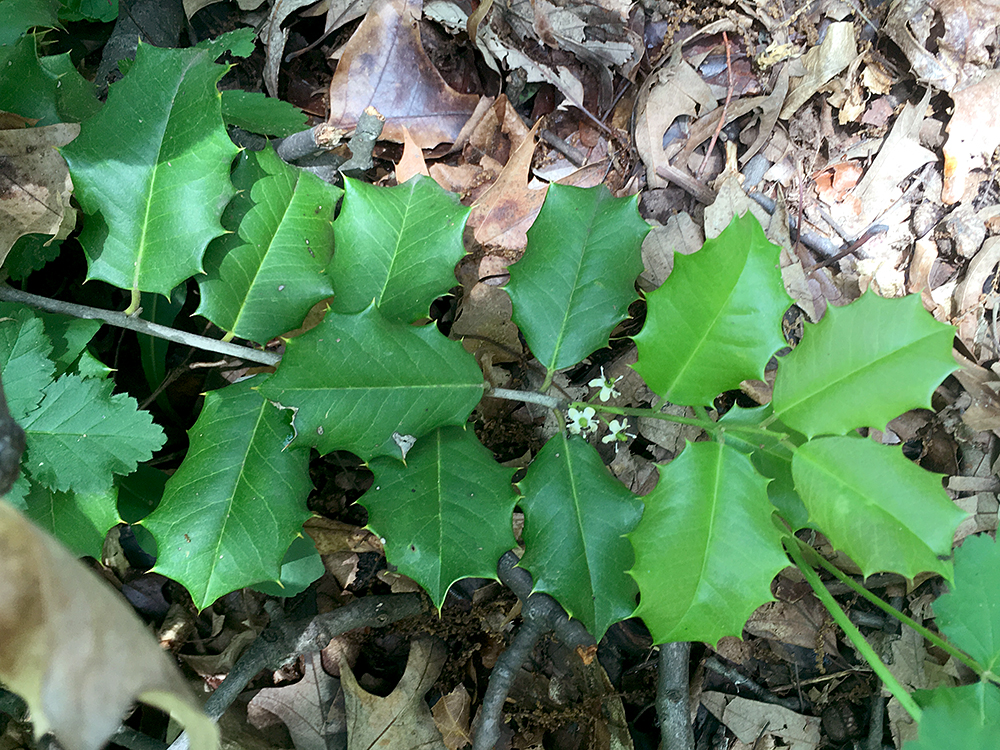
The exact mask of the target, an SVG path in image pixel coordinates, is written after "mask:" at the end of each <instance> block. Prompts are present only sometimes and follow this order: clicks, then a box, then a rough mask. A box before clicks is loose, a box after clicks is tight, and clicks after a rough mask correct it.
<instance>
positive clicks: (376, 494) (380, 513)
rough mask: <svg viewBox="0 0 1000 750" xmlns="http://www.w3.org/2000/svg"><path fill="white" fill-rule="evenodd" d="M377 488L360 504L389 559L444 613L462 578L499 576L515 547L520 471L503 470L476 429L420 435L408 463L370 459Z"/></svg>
mask: <svg viewBox="0 0 1000 750" xmlns="http://www.w3.org/2000/svg"><path fill="white" fill-rule="evenodd" d="M368 465H369V468H371V470H372V471H373V472H374V473H375V481H374V483H373V485H372V488H371V489H370V490H368V492H366V493H365V494H364V495H363V496H362V497H361V499H360V501H359V502H360V503H361V504H362V505H364V506H365V507H366V508H367V509H368V527H369V528H370V529H371V530H372V531H373V532H374V533H376V534H378V535H379V536H380V537H383V538H384V539H385V554H386V559H387V560H388V561H389V562H390V563H391V564H393V565H395V566H396V567H398V568H399V570H400V572H401V573H404V574H405V575H408V576H409V577H410V578H412V579H413V580H415V581H416V582H417V583H419V584H420V585H421V586H423V587H424V589H425V590H426V591H427V593H428V594H429V595H430V597H431V601H432V602H434V605H435V606H436V607H438V608H439V609H440V607H441V606H442V605H443V604H444V599H445V595H446V594H447V593H448V589H449V588H451V585H452V584H453V583H455V581H458V580H459V579H461V578H472V577H475V578H496V575H497V560H499V559H500V556H501V555H502V554H503V553H504V552H506V551H507V550H510V549H513V548H514V547H515V546H516V544H517V542H516V541H515V539H514V532H513V528H512V516H513V513H514V504H515V503H516V502H517V493H515V492H514V488H513V486H512V485H511V483H510V480H511V477H512V476H513V475H514V469H507V468H504V467H503V466H500V465H499V464H498V463H496V461H494V460H493V454H492V453H490V451H489V450H487V449H486V448H485V447H484V446H483V445H482V443H480V442H479V441H478V440H477V439H476V436H475V434H474V433H473V432H472V431H471V430H466V429H463V428H461V427H442V428H440V429H437V430H435V431H434V432H431V433H430V434H428V435H425V436H424V437H422V438H420V440H418V441H417V442H416V444H415V445H414V446H413V448H412V449H411V450H410V451H409V453H407V455H406V463H405V464H403V463H402V462H401V461H398V460H396V459H394V458H375V459H372V461H370V462H369V464H368Z"/></svg>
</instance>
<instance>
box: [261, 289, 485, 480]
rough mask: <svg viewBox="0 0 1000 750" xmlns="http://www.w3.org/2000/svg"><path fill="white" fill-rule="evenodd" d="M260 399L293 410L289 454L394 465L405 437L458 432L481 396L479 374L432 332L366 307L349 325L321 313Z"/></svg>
mask: <svg viewBox="0 0 1000 750" xmlns="http://www.w3.org/2000/svg"><path fill="white" fill-rule="evenodd" d="M260 390H261V393H262V394H263V395H264V396H265V397H267V398H269V399H271V400H272V401H275V402H276V403H279V404H280V405H281V406H282V407H284V408H291V409H294V410H295V418H294V419H293V421H292V425H293V426H294V428H295V431H296V436H295V444H303V445H309V446H315V447H316V448H317V449H318V450H319V452H320V453H321V454H324V455H325V454H327V453H329V452H331V451H335V450H348V451H351V452H352V453H354V454H355V455H357V456H360V457H361V458H362V459H363V460H366V461H367V460H369V459H371V458H374V457H375V456H393V457H395V458H402V457H403V453H402V451H401V450H400V442H402V441H403V439H404V438H405V437H406V436H409V437H413V438H419V437H420V436H421V435H424V434H426V433H428V432H430V431H431V430H434V429H436V428H438V427H443V426H444V425H449V424H453V425H460V424H464V423H465V420H466V418H467V417H468V416H469V413H470V412H471V411H472V409H473V408H474V407H475V405H476V404H477V403H479V399H480V398H481V397H482V395H483V374H482V372H480V370H479V367H478V365H476V361H475V359H473V357H472V356H471V355H470V354H469V353H468V352H466V351H465V349H463V348H462V345H461V343H459V342H458V341H449V340H448V339H447V338H445V337H444V336H442V335H441V333H440V332H439V331H438V330H437V327H436V326H433V325H430V326H423V327H420V328H414V327H413V326H410V325H407V324H404V323H393V322H390V321H387V320H386V319H385V318H384V317H383V316H382V315H381V313H380V312H379V310H377V309H376V308H375V306H374V305H373V304H372V305H369V307H368V309H367V310H365V311H364V312H362V313H358V314H357V315H338V314H337V313H334V312H332V311H331V312H328V313H327V314H326V317H325V318H323V321H322V322H321V323H320V324H319V325H318V326H316V327H315V328H313V329H311V330H310V331H308V332H306V333H304V334H303V335H301V336H296V337H295V338H293V339H291V340H290V341H289V342H288V344H287V346H286V348H285V354H284V356H283V357H282V358H281V364H280V365H279V366H278V371H277V373H275V374H274V376H273V377H271V378H269V379H268V380H267V381H266V382H265V383H264V384H263V385H262V386H261V388H260ZM394 433H395V434H396V435H397V436H399V437H397V438H396V439H395V440H394V439H393V434H394Z"/></svg>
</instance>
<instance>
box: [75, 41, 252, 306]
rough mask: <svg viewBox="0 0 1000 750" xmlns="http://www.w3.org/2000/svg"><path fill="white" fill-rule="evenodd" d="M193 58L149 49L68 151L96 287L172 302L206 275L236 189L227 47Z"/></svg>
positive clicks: (197, 52) (196, 52)
mask: <svg viewBox="0 0 1000 750" xmlns="http://www.w3.org/2000/svg"><path fill="white" fill-rule="evenodd" d="M241 38H242V37H241V36H238V35H237V34H235V33H234V34H231V35H226V36H225V37H222V38H221V41H220V40H215V41H216V42H217V44H213V45H210V46H206V47H195V48H190V49H160V48H158V47H153V46H151V45H148V44H142V43H140V45H139V50H138V52H137V54H136V60H135V64H134V65H133V66H132V68H131V70H129V72H128V74H127V75H126V76H125V77H124V78H123V79H122V80H121V81H119V82H118V83H115V84H113V85H112V86H111V87H110V90H109V93H108V100H107V103H106V104H105V105H104V107H103V108H102V109H101V111H100V112H98V113H97V114H96V115H95V116H94V117H92V118H91V119H89V120H87V121H86V122H84V123H83V125H82V128H81V132H80V135H79V136H78V137H77V138H76V140H74V141H73V142H72V143H70V144H69V145H68V146H66V147H64V148H63V149H62V153H63V156H65V157H66V161H67V162H68V163H69V167H70V174H71V175H72V177H73V184H74V186H75V187H76V197H77V199H78V200H79V201H80V204H81V206H83V210H84V212H85V213H87V214H88V215H89V216H88V219H87V221H86V222H85V223H84V229H83V232H82V234H81V235H80V243H81V244H82V245H83V246H84V250H85V251H86V253H87V258H88V260H89V272H88V275H89V278H91V279H101V280H102V281H107V282H108V283H110V284H114V285H115V286H118V287H120V288H122V289H131V290H133V293H137V292H138V291H144V292H156V293H158V294H163V295H167V294H169V293H170V290H171V289H173V288H174V287H175V286H177V284H179V283H180V282H181V281H183V280H185V279H186V278H188V277H190V276H193V275H195V274H197V273H200V272H201V270H202V256H203V255H204V252H205V247H206V246H207V245H208V243H209V241H210V240H211V239H212V238H213V237H216V236H218V235H220V234H222V232H223V228H222V225H221V224H220V223H219V217H220V216H221V215H222V210H223V208H225V205H226V203H227V202H228V201H229V198H230V197H232V195H233V187H232V185H231V184H230V181H229V168H230V164H231V162H232V160H233V157H234V156H235V155H236V152H237V149H236V146H235V145H234V144H233V143H232V141H230V140H229V136H228V135H227V134H226V129H225V126H224V124H223V122H222V115H221V110H220V104H219V91H218V89H217V88H216V84H217V83H218V81H219V79H220V78H221V77H222V76H223V74H225V72H226V69H227V68H226V66H224V65H216V64H215V62H214V61H215V59H216V58H217V57H218V56H219V55H220V54H221V53H222V52H223V51H224V49H225V44H226V43H229V42H231V43H234V44H235V43H236V42H238V41H239V40H240V39H241Z"/></svg>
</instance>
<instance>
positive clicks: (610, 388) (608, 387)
mask: <svg viewBox="0 0 1000 750" xmlns="http://www.w3.org/2000/svg"><path fill="white" fill-rule="evenodd" d="M621 379H622V376H621V375H619V376H618V377H617V378H615V379H614V380H612V379H611V378H609V377H607V376H606V375H605V374H604V368H603V367H602V368H601V377H599V378H594V379H593V380H591V381H590V382H589V383H587V385H589V386H590V387H591V388H600V389H601V392H600V394H598V397H599V398H600V399H601V401H607V400H608V399H609V398H618V397H619V396H620V395H622V393H621V391H619V390H618V389H617V388H615V383H617V382H618V381H619V380H621Z"/></svg>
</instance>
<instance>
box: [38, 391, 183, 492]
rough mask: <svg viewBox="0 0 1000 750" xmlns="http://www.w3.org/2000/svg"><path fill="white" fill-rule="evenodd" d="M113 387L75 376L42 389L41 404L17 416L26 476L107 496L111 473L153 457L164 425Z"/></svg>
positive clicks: (51, 486)
mask: <svg viewBox="0 0 1000 750" xmlns="http://www.w3.org/2000/svg"><path fill="white" fill-rule="evenodd" d="M112 388H114V383H113V382H112V381H110V380H98V379H94V378H86V379H84V378H81V377H79V376H78V375H63V376H62V377H61V378H59V379H58V380H56V381H55V382H53V383H51V384H50V385H49V386H47V387H46V388H45V390H44V398H43V399H42V403H41V406H39V407H38V408H37V409H36V410H35V411H33V412H31V413H30V414H28V415H27V416H26V417H24V418H23V419H22V420H21V427H23V428H24V431H25V433H26V435H27V442H28V450H27V452H26V453H25V454H24V459H23V461H22V466H23V468H24V470H25V471H26V472H27V473H28V475H29V476H30V477H31V479H33V480H34V481H35V482H39V483H41V484H43V485H45V486H46V487H48V488H49V489H52V490H56V491H59V492H66V491H68V490H73V491H74V492H78V493H83V494H88V493H90V494H104V495H106V494H107V493H109V492H110V491H111V487H112V482H113V479H114V477H113V476H112V473H114V474H129V473H131V472H133V471H135V467H136V465H137V464H138V463H139V462H140V461H148V460H149V459H150V458H152V456H153V451H155V450H157V449H158V448H159V447H160V446H162V445H163V442H164V440H165V438H164V435H163V430H161V429H160V427H159V426H158V425H156V424H153V419H152V417H151V416H150V415H149V412H145V411H141V410H140V409H139V408H138V405H137V404H136V402H135V399H134V398H132V397H130V396H127V395H125V394H124V393H119V394H116V395H114V396H112V395H111V390H112Z"/></svg>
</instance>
